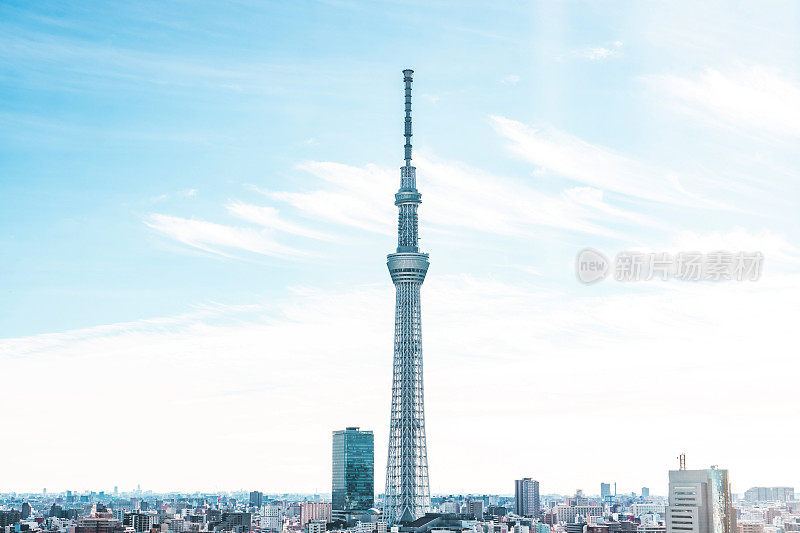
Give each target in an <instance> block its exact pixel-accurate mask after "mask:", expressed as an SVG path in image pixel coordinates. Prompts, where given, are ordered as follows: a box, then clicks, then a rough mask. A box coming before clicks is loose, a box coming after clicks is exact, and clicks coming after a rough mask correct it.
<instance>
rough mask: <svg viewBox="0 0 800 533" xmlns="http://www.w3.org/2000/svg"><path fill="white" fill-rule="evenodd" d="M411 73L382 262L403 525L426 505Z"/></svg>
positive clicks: (391, 517) (392, 504) (424, 257)
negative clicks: (390, 315) (392, 247)
mask: <svg viewBox="0 0 800 533" xmlns="http://www.w3.org/2000/svg"><path fill="white" fill-rule="evenodd" d="M413 76H414V71H413V70H404V71H403V82H404V83H405V106H406V118H405V133H404V135H405V164H404V165H403V166H402V167H401V168H400V190H398V191H397V194H395V196H394V197H395V201H394V204H395V205H396V206H397V207H398V209H399V211H400V213H399V217H398V223H397V252H396V253H393V254H389V255H388V256H387V258H386V263H387V265H388V267H389V273H390V274H391V276H392V282H393V283H394V286H395V291H396V303H395V321H394V370H393V374H394V380H393V382H392V411H391V419H390V430H389V459H388V461H387V466H386V498H385V501H384V517H385V519H386V520H387V521H388V522H389V523H390V524H397V523H407V522H411V521H413V520H416V519H418V518H420V517H422V516H424V515H425V513H427V512H428V510H429V508H430V499H431V498H430V487H429V485H428V451H427V445H426V443H425V408H424V401H423V391H422V322H421V320H420V311H421V305H420V288H421V287H422V282H423V281H425V274H426V273H427V272H428V254H424V253H421V252H420V251H419V243H418V241H419V236H418V229H419V228H418V220H417V208H418V207H419V204H420V201H421V199H422V195H421V194H420V193H419V192H418V191H417V176H416V171H417V169H416V168H415V167H414V166H413V165H412V164H411V83H412V81H413Z"/></svg>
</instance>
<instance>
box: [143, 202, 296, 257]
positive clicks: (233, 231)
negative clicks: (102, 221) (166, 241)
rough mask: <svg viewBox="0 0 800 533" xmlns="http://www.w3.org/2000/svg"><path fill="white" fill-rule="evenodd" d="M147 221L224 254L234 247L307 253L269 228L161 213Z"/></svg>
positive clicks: (173, 235)
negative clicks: (277, 238) (278, 238)
mask: <svg viewBox="0 0 800 533" xmlns="http://www.w3.org/2000/svg"><path fill="white" fill-rule="evenodd" d="M145 224H147V225H148V226H149V227H151V228H152V229H154V230H156V231H159V232H161V233H163V234H164V235H166V236H168V237H170V238H173V239H175V240H177V241H179V242H182V243H183V244H186V245H188V246H191V247H194V248H199V249H200V250H204V251H206V252H211V253H214V254H218V255H222V256H224V257H233V255H232V253H231V250H238V251H247V252H252V253H256V254H261V255H268V256H272V257H279V258H289V257H300V256H304V255H306V254H307V252H304V251H302V250H298V249H296V248H293V247H291V246H286V245H283V244H280V243H278V242H276V241H275V240H274V239H273V238H272V237H271V235H270V233H269V232H268V231H266V230H262V231H259V230H256V229H253V228H242V227H236V226H226V225H223V224H217V223H214V222H206V221H204V220H195V219H189V218H181V217H175V216H170V215H163V214H158V213H155V214H152V215H150V216H149V217H147V219H146V220H145Z"/></svg>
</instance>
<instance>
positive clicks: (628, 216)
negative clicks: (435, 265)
mask: <svg viewBox="0 0 800 533" xmlns="http://www.w3.org/2000/svg"><path fill="white" fill-rule="evenodd" d="M415 161H416V162H417V164H418V165H419V167H420V168H421V169H424V171H423V172H420V176H419V178H418V179H419V181H420V185H419V186H420V188H421V190H422V191H423V192H424V195H423V209H424V217H425V218H424V223H425V226H426V227H428V228H431V229H433V230H437V231H445V232H451V231H452V230H463V229H465V228H466V229H470V230H473V231H479V232H481V233H485V234H499V235H531V234H533V231H534V229H535V228H537V227H542V226H545V227H554V228H561V229H566V230H569V231H575V232H580V233H587V234H593V235H605V236H614V235H617V233H616V231H614V230H612V229H609V228H608V227H607V226H606V225H604V224H602V223H601V222H609V221H616V222H626V221H628V222H630V221H635V222H636V223H637V224H640V223H647V222H646V221H644V219H643V217H639V216H638V215H635V214H633V213H628V212H626V211H624V210H622V209H618V208H614V207H612V206H610V205H608V204H607V203H606V202H605V201H604V200H603V198H602V194H601V195H600V197H599V198H595V199H594V200H593V201H592V202H588V201H586V200H585V199H581V198H578V197H576V196H575V195H569V194H566V195H547V194H545V193H542V192H539V191H538V190H537V188H536V184H535V183H534V182H531V181H528V180H520V179H514V178H506V177H501V176H497V175H494V174H490V173H487V172H484V171H482V170H480V169H476V168H473V167H470V166H468V165H465V164H463V163H459V162H451V161H443V160H440V159H436V158H432V157H426V156H423V155H419V154H418V155H417V156H416V160H415ZM300 168H301V169H303V170H306V171H308V172H310V173H312V174H313V175H314V176H316V177H318V178H320V179H321V180H322V181H323V182H325V184H326V185H325V186H324V187H323V188H320V189H317V190H311V191H309V192H269V191H262V192H263V193H264V194H266V195H267V196H268V197H270V198H272V199H273V200H277V201H281V202H285V203H287V204H289V205H291V206H292V207H294V208H295V209H297V210H298V211H299V212H301V213H302V214H303V215H304V216H305V217H306V218H307V219H311V220H316V221H317V222H318V223H323V222H325V223H334V224H339V225H343V226H350V227H353V228H358V229H361V230H366V231H370V232H375V233H381V234H386V235H393V234H394V232H395V231H396V228H395V226H394V223H393V222H394V220H395V219H396V217H397V213H396V208H395V207H394V206H393V205H391V203H389V202H387V201H386V199H387V198H392V196H393V195H394V192H395V191H396V190H397V187H398V183H399V172H398V171H392V170H389V169H382V168H379V167H377V166H375V165H366V166H364V167H355V166H351V165H343V164H339V163H331V162H309V163H305V164H303V165H301V166H300ZM465 213H470V216H465Z"/></svg>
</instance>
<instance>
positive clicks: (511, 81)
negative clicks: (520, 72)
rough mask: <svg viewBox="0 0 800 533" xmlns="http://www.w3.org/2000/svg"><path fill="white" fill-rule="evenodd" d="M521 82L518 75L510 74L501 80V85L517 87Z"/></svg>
mask: <svg viewBox="0 0 800 533" xmlns="http://www.w3.org/2000/svg"><path fill="white" fill-rule="evenodd" d="M519 80H520V77H519V76H517V75H516V74H509V75H508V76H506V77H505V78H503V79H501V80H500V83H502V84H503V85H516V84H517V83H519Z"/></svg>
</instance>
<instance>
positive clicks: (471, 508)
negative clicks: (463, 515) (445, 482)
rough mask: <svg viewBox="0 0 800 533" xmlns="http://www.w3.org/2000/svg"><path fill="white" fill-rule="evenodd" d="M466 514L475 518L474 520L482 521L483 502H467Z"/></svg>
mask: <svg viewBox="0 0 800 533" xmlns="http://www.w3.org/2000/svg"><path fill="white" fill-rule="evenodd" d="M467 514H471V515H472V516H474V517H475V520H483V500H472V499H470V500H467Z"/></svg>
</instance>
